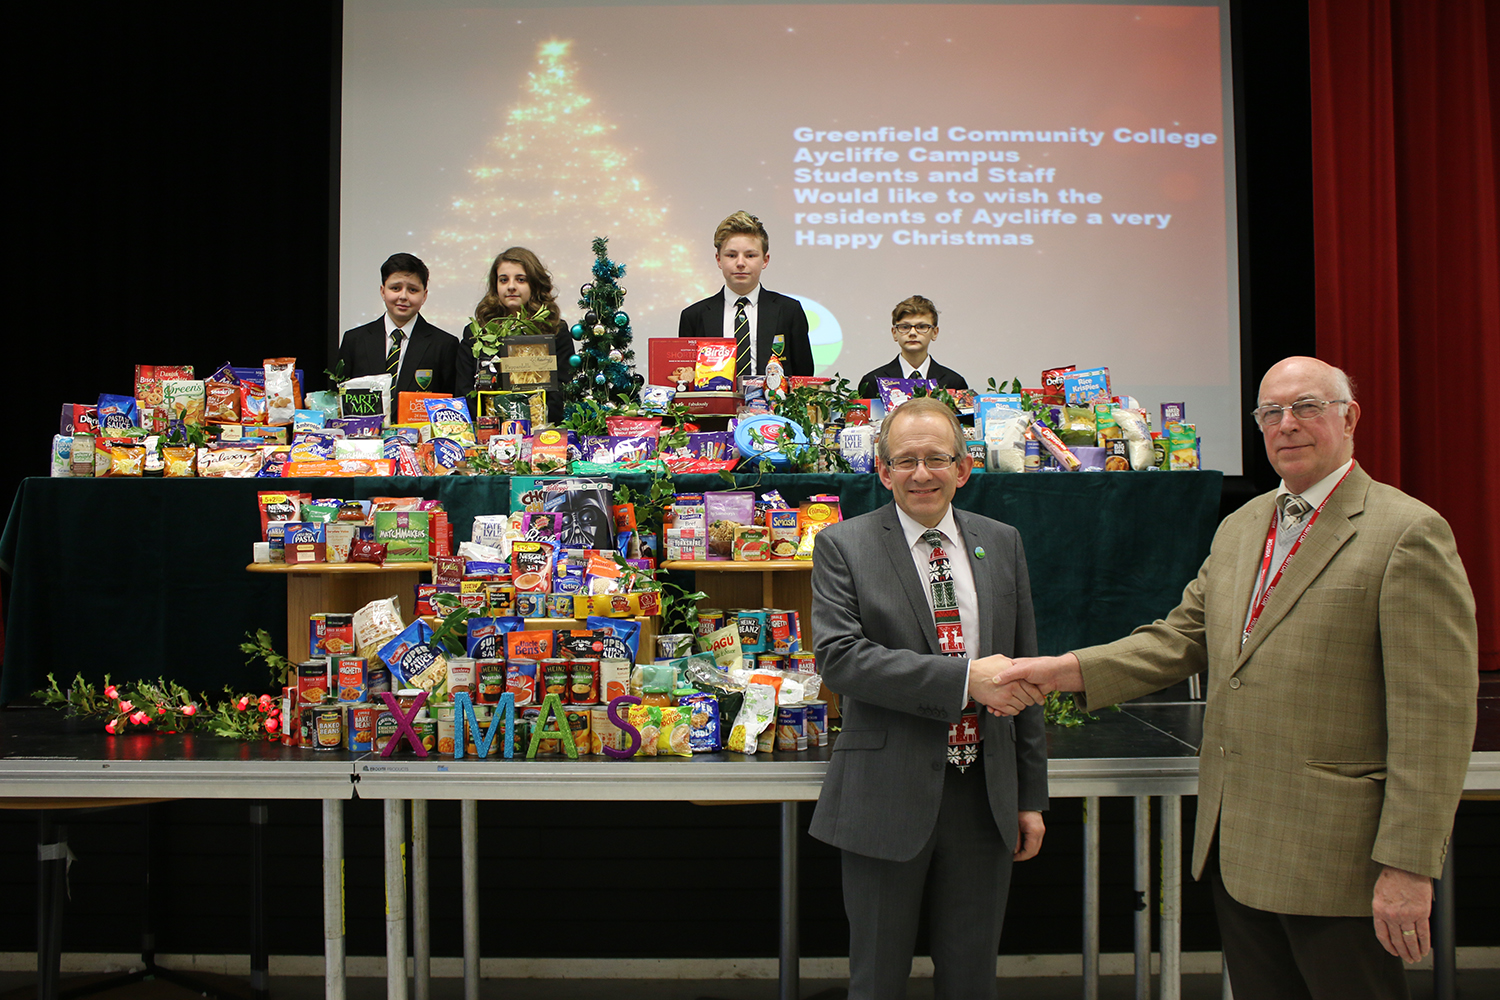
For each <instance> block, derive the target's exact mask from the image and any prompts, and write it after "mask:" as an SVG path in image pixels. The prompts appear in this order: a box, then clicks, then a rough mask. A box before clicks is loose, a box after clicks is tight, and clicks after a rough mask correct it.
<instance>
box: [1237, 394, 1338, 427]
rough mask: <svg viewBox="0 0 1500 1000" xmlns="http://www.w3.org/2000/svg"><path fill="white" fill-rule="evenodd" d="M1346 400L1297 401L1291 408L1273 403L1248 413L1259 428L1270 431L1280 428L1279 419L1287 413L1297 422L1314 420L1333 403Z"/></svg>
mask: <svg viewBox="0 0 1500 1000" xmlns="http://www.w3.org/2000/svg"><path fill="white" fill-rule="evenodd" d="M1347 402H1349V400H1347V399H1299V400H1297V401H1296V402H1295V403H1293V404H1292V405H1291V406H1277V405H1276V404H1274V403H1270V404H1267V405H1265V406H1257V407H1256V408H1255V409H1253V410H1251V411H1250V419H1251V420H1254V421H1255V423H1256V424H1257V425H1258V426H1259V427H1260V428H1261V430H1267V431H1268V430H1270V429H1271V428H1272V427H1277V426H1280V424H1281V418H1282V417H1284V416H1286V414H1287V413H1288V411H1290V412H1291V414H1292V416H1294V417H1296V418H1297V419H1298V420H1316V419H1318V418H1319V417H1321V416H1322V415H1323V411H1324V410H1326V409H1328V407H1330V406H1333V405H1334V404H1335V403H1347Z"/></svg>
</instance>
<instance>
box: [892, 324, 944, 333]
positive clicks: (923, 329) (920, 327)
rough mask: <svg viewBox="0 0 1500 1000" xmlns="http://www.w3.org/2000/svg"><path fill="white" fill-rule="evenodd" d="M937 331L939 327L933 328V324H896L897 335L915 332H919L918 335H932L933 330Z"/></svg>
mask: <svg viewBox="0 0 1500 1000" xmlns="http://www.w3.org/2000/svg"><path fill="white" fill-rule="evenodd" d="M936 329H937V327H935V326H933V325H932V324H931V323H897V324H896V332H897V333H911V332H912V331H913V330H915V331H917V332H918V333H931V332H932V331H933V330H936Z"/></svg>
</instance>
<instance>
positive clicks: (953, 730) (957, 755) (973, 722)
mask: <svg viewBox="0 0 1500 1000" xmlns="http://www.w3.org/2000/svg"><path fill="white" fill-rule="evenodd" d="M922 541H924V542H926V543H927V544H928V545H931V546H932V555H930V556H929V557H928V560H927V584H928V586H929V587H931V588H932V617H933V620H934V622H935V623H936V625H937V634H938V648H939V649H941V650H942V651H943V652H944V653H946V654H948V655H949V656H967V655H968V651H967V650H966V649H965V648H964V626H963V622H962V621H961V620H960V619H959V616H958V594H957V592H955V591H954V589H953V567H952V564H950V563H949V562H948V553H947V552H945V551H943V533H942V532H941V531H938V530H937V529H936V528H928V529H927V530H926V531H924V532H922ZM978 759H979V710H978V708H976V707H975V705H974V701H973V699H970V701H969V703H968V704H967V705H965V706H964V711H963V716H962V718H960V719H959V721H957V722H955V723H953V724H952V725H950V726H949V727H948V763H950V764H952V765H954V766H956V767H957V768H958V769H959V770H960V771H963V770H966V769H967V768H968V766H969V765H970V764H972V763H974V762H975V761H976V760H978Z"/></svg>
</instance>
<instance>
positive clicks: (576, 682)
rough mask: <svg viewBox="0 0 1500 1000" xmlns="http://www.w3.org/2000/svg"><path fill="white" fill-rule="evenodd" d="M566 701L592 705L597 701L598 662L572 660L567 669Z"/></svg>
mask: <svg viewBox="0 0 1500 1000" xmlns="http://www.w3.org/2000/svg"><path fill="white" fill-rule="evenodd" d="M568 682H569V683H568V701H569V702H571V703H572V704H574V705H592V704H594V703H596V702H597V701H598V700H599V661H598V660H574V661H573V664H572V666H571V667H569V668H568Z"/></svg>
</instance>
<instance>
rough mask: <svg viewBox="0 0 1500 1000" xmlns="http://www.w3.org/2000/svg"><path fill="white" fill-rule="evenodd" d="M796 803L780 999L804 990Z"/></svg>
mask: <svg viewBox="0 0 1500 1000" xmlns="http://www.w3.org/2000/svg"><path fill="white" fill-rule="evenodd" d="M766 575H767V576H770V574H769V573H768V574H766ZM797 805H798V804H797V803H796V802H783V803H782V804H781V956H780V958H781V969H780V973H781V974H780V983H779V989H778V991H777V996H778V997H780V1000H798V996H799V995H800V994H801V992H802V986H801V981H800V976H801V968H800V967H801V963H802V949H801V941H800V936H799V934H798V929H799V928H798V919H797V882H798V879H797V834H798V827H797Z"/></svg>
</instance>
